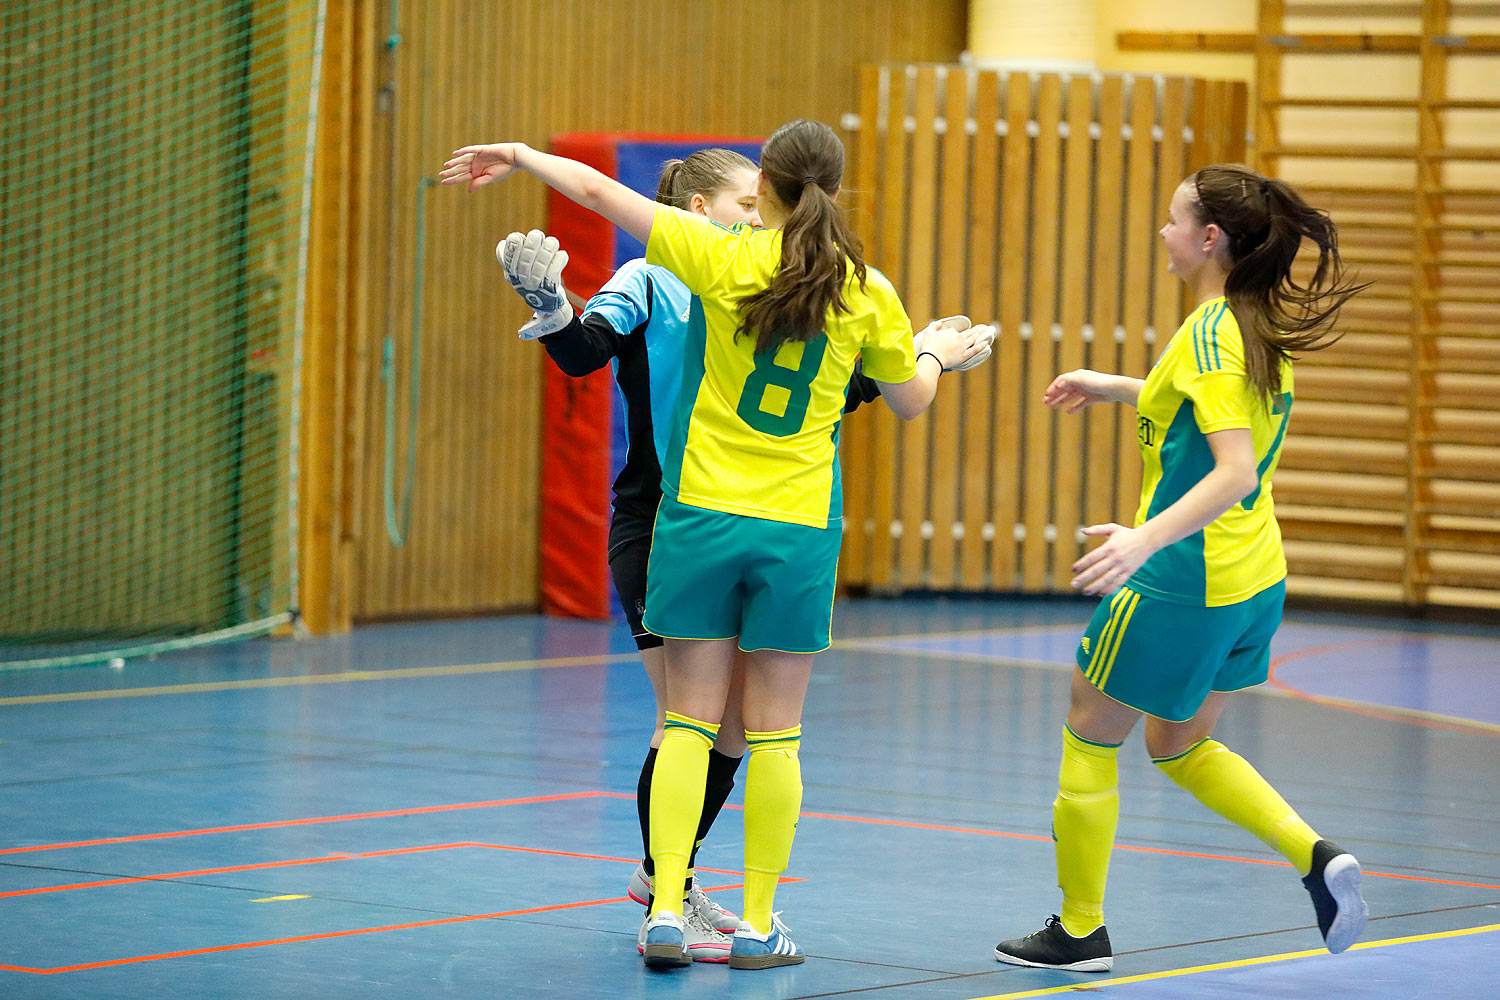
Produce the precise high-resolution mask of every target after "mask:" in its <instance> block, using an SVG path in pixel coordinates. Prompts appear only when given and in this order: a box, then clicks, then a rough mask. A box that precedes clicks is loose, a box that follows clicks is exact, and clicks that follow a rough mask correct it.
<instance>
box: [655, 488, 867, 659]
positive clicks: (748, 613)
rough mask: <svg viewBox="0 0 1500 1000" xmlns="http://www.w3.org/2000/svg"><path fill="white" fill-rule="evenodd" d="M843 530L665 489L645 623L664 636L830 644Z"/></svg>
mask: <svg viewBox="0 0 1500 1000" xmlns="http://www.w3.org/2000/svg"><path fill="white" fill-rule="evenodd" d="M842 542H843V531H842V530H841V528H840V527H839V526H835V527H832V528H810V527H808V526H806V525H802V524H787V523H786V522H784V521H768V520H766V519H764V518H759V517H746V516H744V515H742V514H726V513H724V512H723V511H717V510H706V509H704V508H702V507H690V506H688V505H687V504H683V503H679V502H678V501H676V500H674V499H672V498H671V497H663V498H662V501H661V506H660V507H659V508H658V509H657V511H656V530H655V534H654V535H653V536H652V540H651V559H650V562H649V563H648V564H647V567H646V615H645V618H644V624H645V626H646V628H647V630H649V631H650V632H652V633H653V634H655V635H659V636H663V637H665V638H669V639H730V638H733V637H735V636H738V637H739V640H740V642H739V645H740V648H741V649H743V650H745V651H747V652H748V651H752V650H756V649H778V650H782V651H784V652H788V653H820V652H822V651H823V650H825V649H827V648H828V641H829V629H830V623H831V621H832V618H833V591H834V586H835V583H836V580H837V571H838V562H839V546H840V544H841V543H842Z"/></svg>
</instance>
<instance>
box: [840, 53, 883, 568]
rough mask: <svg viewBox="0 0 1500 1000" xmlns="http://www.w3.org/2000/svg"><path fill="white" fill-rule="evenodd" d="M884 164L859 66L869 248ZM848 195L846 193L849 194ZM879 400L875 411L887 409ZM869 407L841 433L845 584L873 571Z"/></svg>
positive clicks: (868, 71) (876, 78)
mask: <svg viewBox="0 0 1500 1000" xmlns="http://www.w3.org/2000/svg"><path fill="white" fill-rule="evenodd" d="M879 162H880V68H879V67H878V66H861V67H860V70H859V131H858V132H857V133H856V134H855V142H854V190H853V192H850V193H852V194H853V195H854V199H853V200H854V209H853V212H852V213H851V220H852V222H853V225H854V232H855V233H856V234H857V235H858V236H859V240H860V243H861V244H862V245H863V246H864V248H865V252H866V253H867V254H868V253H870V252H871V251H872V250H873V249H874V247H875V225H874V224H875V210H874V201H875V196H876V194H875V193H876V184H877V183H878V178H879V174H878V173H877V168H878V166H879ZM846 196H847V195H846ZM884 408H885V407H884V405H883V404H881V403H876V404H875V405H874V407H873V409H884ZM870 409H871V408H870V407H866V409H865V412H859V413H856V414H854V415H851V416H850V417H848V418H846V419H845V421H844V425H843V429H842V430H841V431H840V439H841V442H842V445H843V455H842V456H841V460H842V463H843V471H844V520H845V525H846V527H845V531H844V546H843V554H842V556H841V558H840V559H839V578H840V579H841V580H843V581H845V582H854V583H864V582H865V581H866V580H867V579H869V573H870V526H869V525H867V523H866V522H867V521H869V520H870V519H871V510H872V508H871V504H870V500H871V491H872V490H873V488H874V478H875V476H877V475H881V474H883V471H882V472H877V470H876V469H875V467H874V463H872V462H871V460H870V459H871V455H870V449H871V444H872V442H871V432H872V430H873V427H872V421H873V416H872V414H871V413H870V412H869V410H870Z"/></svg>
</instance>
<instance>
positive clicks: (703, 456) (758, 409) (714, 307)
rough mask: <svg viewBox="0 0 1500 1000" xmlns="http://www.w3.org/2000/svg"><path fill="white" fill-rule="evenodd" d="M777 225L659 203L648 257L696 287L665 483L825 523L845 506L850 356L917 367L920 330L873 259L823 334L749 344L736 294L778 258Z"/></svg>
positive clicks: (875, 372) (903, 374)
mask: <svg viewBox="0 0 1500 1000" xmlns="http://www.w3.org/2000/svg"><path fill="white" fill-rule="evenodd" d="M781 240H782V233H781V231H780V230H774V229H762V230H756V231H752V232H741V233H737V234H736V233H731V232H727V231H725V230H724V229H723V228H722V227H717V226H715V225H714V224H713V223H710V222H708V221H707V220H706V219H702V218H699V217H698V216H694V215H690V214H688V213H686V212H682V211H680V210H677V209H673V208H670V207H667V206H659V207H658V209H657V212H656V219H655V221H654V223H653V225H652V227H651V240H650V242H649V243H647V245H646V260H647V261H648V262H650V263H653V264H660V265H662V266H663V267H665V268H667V269H668V270H669V271H671V272H672V273H674V274H676V275H677V276H678V278H680V279H681V280H682V282H683V284H685V285H687V287H688V289H689V290H690V291H692V292H693V294H695V295H696V296H698V300H699V302H700V303H701V316H697V315H695V316H694V321H695V322H693V323H692V325H691V327H690V329H689V334H688V335H689V337H690V338H692V339H693V340H694V341H696V342H695V343H690V344H689V345H687V347H686V350H685V357H687V358H688V362H687V364H686V366H685V369H686V370H685V371H684V373H683V385H682V392H681V394H680V395H679V396H678V404H677V412H676V414H675V416H674V420H673V426H672V428H671V437H670V443H669V445H668V449H667V461H666V464H664V466H663V468H662V488H663V490H664V492H665V493H666V495H667V496H669V497H672V498H674V499H676V500H677V501H679V502H680V503H684V504H688V505H689V506H694V507H703V508H707V509H710V510H719V511H724V512H726V513H731V514H742V515H745V516H748V517H758V518H765V519H767V520H771V521H782V522H786V523H790V524H802V525H807V526H809V527H816V528H826V527H829V526H830V525H837V524H838V523H839V520H840V518H841V517H842V515H843V510H842V497H841V492H840V488H839V467H838V428H839V421H840V419H841V417H842V416H843V411H844V402H845V388H846V386H847V385H848V384H849V378H850V375H851V373H852V372H853V370H854V364H855V362H856V361H858V360H860V358H861V357H863V359H864V363H863V368H864V374H865V375H867V376H869V377H870V378H872V379H874V380H875V381H877V382H885V383H893V382H906V381H908V380H909V379H911V377H912V376H913V375H914V374H915V373H916V363H915V357H914V354H913V350H912V330H911V325H910V323H909V321H908V320H907V318H906V311H905V309H904V308H903V307H902V304H901V300H900V299H899V298H897V297H896V293H895V290H894V289H893V288H892V287H891V284H890V282H889V281H887V280H886V279H885V277H884V276H883V275H881V274H880V273H879V272H877V271H875V270H874V269H870V270H868V271H867V280H866V282H865V287H864V288H863V289H861V288H860V287H859V281H858V279H857V277H856V276H855V274H854V272H853V269H850V272H849V274H848V276H847V278H846V280H845V284H844V290H843V293H844V299H845V302H846V303H848V305H849V312H848V313H847V314H843V315H834V316H833V317H832V321H831V322H830V323H828V325H827V326H826V327H825V328H824V332H823V334H822V336H819V337H815V338H812V339H810V340H806V341H787V342H784V343H783V344H781V346H780V347H779V349H777V350H775V351H760V352H752V351H750V350H748V349H747V348H748V345H747V344H745V343H744V342H743V341H741V342H737V341H736V337H735V334H736V332H737V330H738V329H739V325H740V314H739V300H740V299H741V298H743V297H744V296H745V294H746V293H747V290H754V289H756V288H763V287H765V286H766V285H767V284H768V283H769V281H770V278H771V276H772V275H774V274H775V273H776V270H777V268H778V267H779V266H780V262H781Z"/></svg>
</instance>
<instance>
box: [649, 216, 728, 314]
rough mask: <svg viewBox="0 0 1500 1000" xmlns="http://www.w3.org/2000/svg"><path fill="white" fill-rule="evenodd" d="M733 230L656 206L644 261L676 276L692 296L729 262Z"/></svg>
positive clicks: (703, 289) (701, 290)
mask: <svg viewBox="0 0 1500 1000" xmlns="http://www.w3.org/2000/svg"><path fill="white" fill-rule="evenodd" d="M735 237H736V233H735V231H734V230H732V229H727V228H725V227H724V226H720V225H717V224H716V223H713V222H709V221H708V220H707V219H705V218H704V217H703V216H701V215H694V214H693V213H692V212H684V211H683V210H682V209H680V208H673V207H672V206H671V205H657V206H656V218H655V219H653V220H652V223H651V236H650V238H649V239H648V240H647V241H646V262H647V263H648V264H659V265H661V266H662V267H664V268H666V269H667V270H668V271H671V272H672V273H673V274H675V275H677V277H678V278H679V279H681V281H682V283H683V284H684V285H686V286H687V287H688V290H689V291H691V292H692V293H693V294H694V295H702V294H703V293H704V292H705V291H706V290H707V289H708V288H709V287H710V286H711V285H712V284H713V282H714V279H715V278H717V277H718V276H719V275H720V274H722V273H723V271H724V268H725V267H726V266H727V264H728V262H729V257H730V255H731V253H732V246H731V244H732V243H733V241H734V239H735Z"/></svg>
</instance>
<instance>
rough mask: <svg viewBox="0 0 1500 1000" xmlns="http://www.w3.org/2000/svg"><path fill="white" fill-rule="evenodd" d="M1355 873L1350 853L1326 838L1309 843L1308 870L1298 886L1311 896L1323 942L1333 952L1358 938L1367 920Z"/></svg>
mask: <svg viewBox="0 0 1500 1000" xmlns="http://www.w3.org/2000/svg"><path fill="white" fill-rule="evenodd" d="M1359 876H1360V869H1359V862H1358V861H1356V860H1355V859H1354V855H1352V854H1350V853H1349V852H1348V851H1346V850H1344V849H1343V848H1342V847H1339V846H1338V845H1337V844H1335V843H1333V842H1332V841H1329V840H1320V841H1318V842H1317V843H1316V844H1314V845H1313V853H1312V870H1311V871H1309V872H1308V873H1307V874H1306V875H1304V876H1303V877H1302V885H1303V887H1304V888H1306V889H1307V894H1308V895H1309V896H1311V897H1312V901H1313V909H1314V910H1316V911H1317V914H1318V930H1319V931H1321V932H1322V933H1323V943H1324V944H1325V945H1327V947H1328V950H1329V951H1330V952H1332V953H1333V954H1335V955H1337V954H1338V953H1339V952H1341V951H1343V950H1344V949H1345V948H1347V947H1349V946H1350V945H1351V944H1353V943H1354V942H1356V941H1358V940H1359V936H1360V935H1361V934H1363V933H1364V932H1365V922H1366V921H1368V920H1369V919H1370V908H1369V906H1367V905H1366V904H1365V899H1364V896H1362V895H1361V894H1360V891H1359Z"/></svg>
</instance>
